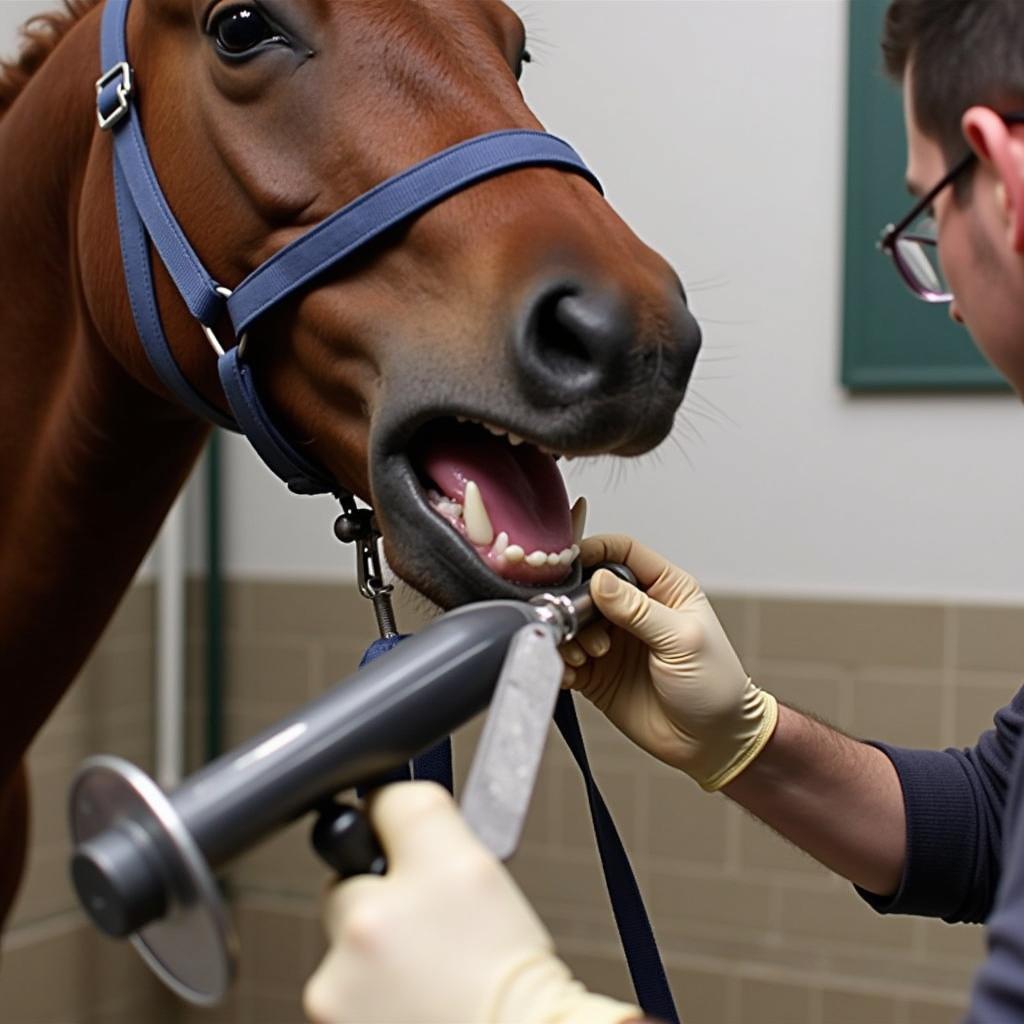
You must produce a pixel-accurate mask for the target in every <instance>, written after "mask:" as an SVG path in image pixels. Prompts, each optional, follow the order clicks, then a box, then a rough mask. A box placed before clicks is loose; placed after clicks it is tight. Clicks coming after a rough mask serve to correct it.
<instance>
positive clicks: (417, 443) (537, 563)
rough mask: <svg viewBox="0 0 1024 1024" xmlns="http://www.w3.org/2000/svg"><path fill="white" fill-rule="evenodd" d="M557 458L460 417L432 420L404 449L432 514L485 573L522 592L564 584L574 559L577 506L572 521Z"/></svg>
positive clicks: (577, 539) (510, 434)
mask: <svg viewBox="0 0 1024 1024" xmlns="http://www.w3.org/2000/svg"><path fill="white" fill-rule="evenodd" d="M559 457H560V456H559V455H558V454H557V453H555V452H552V451H549V450H548V449H546V448H545V447H544V446H542V445H540V444H536V443H534V442H531V441H529V440H527V439H526V438H524V437H522V436H521V435H519V434H516V433H515V432H513V431H511V430H507V429H505V428H504V427H500V426H496V425H495V424H493V423H487V422H476V421H473V420H471V419H469V418H468V417H464V416H457V417H455V418H454V419H451V418H449V419H439V420H433V421H431V422H430V423H428V424H426V425H425V426H424V427H422V428H421V429H420V430H419V431H417V433H416V434H415V436H414V437H413V439H412V443H411V445H410V447H409V460H410V464H411V467H412V470H413V472H414V473H415V474H416V479H417V483H418V484H419V486H420V488H421V490H422V492H423V493H424V495H425V497H426V500H427V504H428V505H429V506H430V508H431V509H432V510H433V512H434V513H435V514H436V515H437V516H438V517H439V518H440V519H441V520H442V521H443V522H444V523H445V524H447V526H448V527H449V528H450V529H451V530H452V531H454V532H455V533H456V534H457V535H458V536H459V537H461V538H462V539H463V540H464V541H465V542H466V543H467V544H468V545H469V546H470V547H471V548H472V549H473V550H474V551H475V552H476V554H477V556H478V557H479V558H480V560H481V561H482V562H483V563H484V565H485V566H486V567H487V568H488V569H490V570H491V572H493V573H495V574H496V575H498V576H500V577H502V578H503V579H506V580H509V581H511V582H513V583H519V584H524V585H527V586H554V585H557V584H559V583H562V582H563V581H564V580H565V579H566V578H567V577H568V575H569V573H570V566H571V565H572V563H573V562H574V561H575V559H576V556H577V555H578V554H579V542H580V535H581V534H582V531H583V521H582V516H581V514H580V513H581V512H582V511H583V505H582V504H581V503H579V502H578V503H577V505H576V514H575V517H574V516H573V514H572V512H571V510H570V508H569V501H568V497H567V495H566V491H565V484H564V482H563V481H562V474H561V473H560V472H559V470H558V466H557V465H556V461H557V459H558V458H559ZM574 520H575V521H574Z"/></svg>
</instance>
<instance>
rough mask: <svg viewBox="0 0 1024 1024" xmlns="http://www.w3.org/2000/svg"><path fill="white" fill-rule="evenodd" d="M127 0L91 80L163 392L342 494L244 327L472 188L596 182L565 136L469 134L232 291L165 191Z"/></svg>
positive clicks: (106, 16) (140, 320)
mask: <svg viewBox="0 0 1024 1024" xmlns="http://www.w3.org/2000/svg"><path fill="white" fill-rule="evenodd" d="M130 2H131V0H107V3H106V7H105V8H104V11H103V27H102V39H101V51H102V53H101V55H102V69H103V74H102V75H101V76H100V78H99V79H98V80H97V82H96V117H97V121H98V123H99V127H100V129H101V130H103V131H109V132H110V133H111V134H112V136H113V140H114V153H115V160H114V193H115V199H116V204H117V221H118V231H119V234H120V238H121V257H122V261H123V263H124V275H125V282H126V284H127V287H128V297H129V300H130V302H131V308H132V316H133V318H134V320H135V326H136V329H137V330H138V333H139V338H140V339H141V341H142V345H143V348H144V349H145V351H146V355H147V356H148V357H149V361H150V363H151V364H152V365H153V369H154V370H155V371H156V373H157V375H158V376H159V378H160V380H161V381H162V382H163V384H164V385H165V386H166V387H167V389H168V390H169V391H170V392H171V393H172V394H173V395H175V396H176V397H177V398H178V400H179V401H181V402H182V403H183V404H184V405H185V406H186V407H188V408H189V409H191V410H192V411H193V412H195V413H197V414H198V415H199V416H201V417H203V418H204V419H207V420H210V421H211V422H213V423H216V424H218V425H219V426H222V427H224V428H226V429H228V430H234V431H237V432H239V433H242V434H244V435H245V436H246V437H247V438H248V440H249V442H250V443H251V444H252V446H253V447H254V448H255V449H256V452H257V453H258V454H259V456H260V457H261V458H262V459H263V461H264V462H265V463H266V464H267V465H268V466H269V467H270V469H271V470H273V472H274V473H276V474H277V475H278V476H279V477H280V478H281V479H282V480H283V481H284V482H285V483H286V484H287V485H288V487H289V489H290V490H292V491H295V492H297V493H300V494H322V493H325V492H330V493H333V494H336V495H339V496H340V495H341V494H342V493H344V491H343V489H342V488H341V487H340V485H339V484H338V482H337V481H336V480H335V479H334V478H333V477H332V476H331V475H330V474H329V473H328V472H327V470H326V469H325V468H324V467H323V466H320V465H319V464H317V463H316V462H314V461H313V460H311V459H309V458H308V457H307V456H305V455H303V454H302V453H300V452H299V451H298V450H297V449H296V448H295V446H294V445H293V444H292V443H291V442H290V441H289V440H288V439H287V437H286V436H285V435H284V434H283V433H282V432H281V431H280V430H279V429H278V428H277V426H276V425H275V423H274V421H273V419H272V418H271V416H270V414H269V413H268V411H267V409H266V407H265V406H264V405H263V402H262V401H261V400H260V397H259V394H258V393H257V391H256V386H255V383H254V381H253V378H252V374H251V372H250V370H249V368H248V366H247V365H246V363H245V361H244V355H245V338H246V331H247V330H248V329H249V328H250V327H251V326H252V325H253V324H254V323H255V322H256V321H257V320H258V318H259V317H260V316H262V315H263V314H264V313H266V312H267V311H268V310H269V309H271V308H272V307H273V306H275V305H277V303H279V302H281V301H282V300H283V299H285V298H287V296H289V295H291V294H292V293H293V292H295V291H297V290H299V289H300V288H304V287H306V286H307V285H308V284H309V283H310V282H312V281H313V280H314V279H315V278H316V277H318V276H319V275H320V274H321V273H323V272H324V271H325V270H327V269H328V268H330V267H333V266H334V265H335V264H337V263H339V262H341V261H342V260H344V259H346V258H348V257H349V256H351V255H352V254H353V253H356V252H358V251H359V250H360V249H362V248H363V247H364V246H366V245H367V244H369V243H370V242H372V241H374V240H375V239H377V238H379V237H380V236H381V235H382V234H383V233H384V232H386V231H388V230H389V229H390V228H392V227H394V226H395V225H397V224H400V223H402V222H403V221H407V220H409V219H411V218H413V217H415V216H417V215H418V214H420V213H422V212H423V211H425V210H427V209H429V208H430V207H431V206H433V205H435V204H436V203H439V202H441V201H443V200H444V199H447V198H448V197H449V196H452V195H454V194H455V193H457V192H461V191H462V190H463V189H466V188H469V187H470V186H471V185H474V184H476V183H477V182H479V181H483V180H485V179H487V178H491V177H494V176H495V175H497V174H503V173H504V172H506V171H511V170H515V169H516V168H520V167H556V168H558V169H560V170H564V171H567V172H570V173H574V174H579V175H582V176H583V177H584V178H586V179H587V180H588V181H589V182H590V183H591V184H592V185H593V186H594V187H595V188H596V189H597V190H598V191H600V190H601V185H600V182H599V181H598V180H597V178H596V177H595V176H594V174H593V173H592V172H591V171H590V170H589V169H588V168H587V166H586V164H584V163H583V161H582V160H581V159H580V157H579V155H578V154H577V153H576V151H575V150H574V149H573V148H572V147H571V146H570V145H569V144H568V143H566V142H563V141H562V140H561V139H559V138H556V137H555V136H553V135H549V134H547V133H546V132H537V131H526V130H519V129H516V130H511V131H497V132H490V133H487V134H485V135H478V136H476V137H475V138H472V139H466V140H465V141H463V142H460V143H458V144H457V145H454V146H451V147H450V148H448V149H445V150H442V151H441V152H440V153H436V154H434V155H433V156H430V157H427V159H425V160H423V161H421V162H420V163H417V164H414V165H413V166H412V167H409V168H407V169H406V170H404V171H402V172H400V173H399V174H396V175H394V176H393V177H391V178H388V179H387V180H386V181H384V182H382V183H381V184H379V185H377V186H376V187H374V188H372V189H370V191H369V192H365V193H363V195H361V196H359V197H358V198H357V199H354V200H353V201H352V202H350V203H348V204H347V205H346V206H343V207H342V208H341V209H340V210H338V211H336V212H335V213H333V214H331V216H329V217H328V218H326V219H325V220H323V221H321V222H320V223H319V224H317V225H316V226H315V227H313V228H310V230H308V231H307V232H305V233H304V234H303V235H301V236H300V237H299V238H297V239H296V240H295V241H294V242H292V243H290V244H289V245H287V246H285V247H284V248H283V249H281V250H280V251H279V252H277V253H275V254H274V255H273V256H271V257H270V258H269V259H268V260H266V261H265V262H264V263H262V264H261V265H260V266H258V267H257V268H256V269H255V270H253V271H252V273H250V274H249V276H248V277H246V278H245V279H244V280H243V281H242V282H240V283H239V284H238V285H237V286H236V287H235V288H234V289H229V288H226V287H225V286H223V285H222V284H220V283H219V282H217V281H216V280H215V279H214V278H213V277H212V276H211V275H210V273H209V272H208V271H207V270H206V268H205V267H204V266H203V263H202V261H201V260H200V259H199V257H198V256H197V255H196V252H195V250H194V249H193V248H192V246H191V245H190V244H189V241H188V239H187V238H186V236H185V233H184V231H183V230H182V228H181V225H180V224H179V223H178V221H177V219H176V218H175V216H174V214H173V212H172V211H171V208H170V206H169V205H168V203H167V199H166V198H165V196H164V194H163V190H162V189H161V188H160V183H159V181H158V180H157V176H156V172H155V171H154V169H153V165H152V162H151V161H150V159H149V153H148V151H147V149H146V140H145V137H144V136H143V133H142V126H141V124H140V121H139V114H138V110H137V107H136V104H135V102H134V101H135V96H136V83H135V76H134V72H133V70H132V67H131V64H130V63H129V61H128V48H127V39H126V25H127V21H128V6H129V3H130ZM149 242H152V243H153V247H154V248H155V249H156V251H157V253H158V255H159V256H160V260H161V262H162V263H163V265H164V267H165V268H166V270H167V272H168V274H170V276H171V279H172V280H173V281H174V284H175V286H176V287H177V289H178V291H179V292H180V294H181V297H182V299H184V301H185V305H186V306H187V307H188V309H189V311H190V312H191V314H192V315H193V316H194V317H195V318H196V320H198V321H199V324H200V325H201V327H202V328H203V330H204V332H205V333H206V336H207V338H208V339H209V341H210V343H211V346H212V347H213V348H214V351H215V352H216V353H217V364H218V366H217V368H218V373H219V376H220V381H221V386H222V387H223V389H224V395H225V398H226V399H227V403H228V406H229V407H230V409H231V412H232V414H233V416H226V415H225V414H224V413H222V412H221V411H220V410H219V409H217V408H216V407H214V406H213V405H211V404H210V403H209V402H208V401H207V400H206V399H205V398H204V397H203V396H202V395H201V394H200V393H199V392H198V391H197V390H196V389H195V388H194V387H193V386H192V385H191V384H190V383H189V381H188V380H187V379H186V378H185V375H184V374H183V373H182V372H181V369H180V367H179V366H178V364H177V362H176V360H175V358H174V355H173V353H172V351H171V348H170V346H169V345H168V343H167V338H166V336H165V335H164V331H163V326H162V324H161V321H160V313H159V310H158V308H157V304H156V296H155V293H154V290H153V276H152V268H151V266H150V255H149ZM225 310H226V311H227V313H228V316H229V317H230V320H231V324H232V327H233V328H234V331H235V335H236V338H237V339H238V341H237V342H235V343H232V344H228V345H222V343H221V342H219V341H218V339H217V337H216V335H215V334H214V330H213V329H214V325H215V324H216V323H217V322H218V320H219V319H220V318H221V316H222V315H223V313H224V312H225Z"/></svg>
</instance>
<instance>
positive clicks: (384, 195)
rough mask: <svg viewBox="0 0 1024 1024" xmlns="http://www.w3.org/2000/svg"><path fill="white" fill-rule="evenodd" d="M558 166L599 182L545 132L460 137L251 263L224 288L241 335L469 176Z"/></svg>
mask: <svg viewBox="0 0 1024 1024" xmlns="http://www.w3.org/2000/svg"><path fill="white" fill-rule="evenodd" d="M539 166H547V167H557V168H558V169H559V170H562V171H571V172H574V173H576V174H580V175H582V176H583V177H584V178H586V179H587V180H588V181H589V182H590V183H591V184H592V185H593V186H594V187H595V188H596V189H597V190H598V191H601V183H600V182H599V181H598V180H597V178H596V177H595V176H594V174H593V173H592V172H591V171H590V169H589V168H588V167H587V165H586V164H585V163H583V161H582V160H581V159H580V157H579V155H578V154H577V153H576V151H575V150H574V149H573V148H572V146H570V145H569V144H568V143H567V142H563V141H562V140H561V139H559V138H556V137H555V136H554V135H548V134H547V133H546V132H537V131H526V130H519V129H516V130H512V131H500V132H489V133H488V134H485V135H478V136H476V137H475V138H472V139H467V140H465V141H464V142H460V143H458V144H457V145H454V146H451V147H449V148H448V149H445V150H442V151H441V152H440V153H437V154H435V155H434V156H432V157H429V158H428V159H426V160H424V161H422V162H421V163H418V164H416V165H415V166H413V167H410V168H408V169H407V170H405V171H402V172H401V173H400V174H396V175H394V177H391V178H388V179H387V180H386V181H383V182H381V184H379V185H377V186H376V187H375V188H372V189H370V191H369V192H364V193H363V194H362V195H361V196H359V197H358V198H357V199H354V200H352V202H351V203H349V204H348V205H347V206H343V207H342V208H341V209H340V210H338V211H337V212H336V213H333V214H331V216H330V217H328V218H327V219H326V220H324V221H321V222H320V223H319V224H317V226H316V227H314V228H311V229H310V230H309V231H307V232H306V233H305V234H304V235H302V237H301V238H297V239H296V240H295V241H294V242H292V243H291V244H290V245H286V246H285V247H284V248H283V249H281V250H280V251H279V252H277V253H275V254H274V255H273V256H271V257H270V259H268V260H267V261H266V262H265V263H263V264H261V265H260V266H259V267H257V268H256V270H254V271H253V272H252V273H251V274H250V275H249V276H248V277H247V278H246V279H245V280H244V281H243V282H242V283H241V284H240V285H239V286H238V287H237V288H236V289H235V290H234V292H233V293H232V294H231V297H230V298H229V299H228V312H229V314H230V315H231V322H232V324H233V325H234V328H235V333H236V334H237V335H238V336H239V337H241V335H242V333H243V332H244V331H245V330H246V328H247V327H248V326H249V325H250V324H251V323H252V322H253V320H255V319H256V318H257V317H258V316H259V315H260V314H261V313H263V312H265V311H266V310H267V309H268V308H269V307H271V306H273V305H274V304H275V303H277V302H280V301H281V299H283V298H284V297H285V296H286V295H289V294H291V293H292V292H293V291H295V290H296V289H298V288H301V287H302V286H303V285H305V284H306V283H307V282H308V281H310V280H311V279H312V278H314V277H316V276H317V275H318V274H320V273H322V272H323V271H324V270H326V269H327V268H328V267H331V266H333V265H334V264H335V263H338V262H339V261H341V260H343V259H345V257H346V256H349V255H350V254H352V253H353V252H355V251H356V250H357V249H360V248H361V247H362V246H364V245H366V244H367V243H369V242H371V241H373V239H375V238H377V237H379V236H380V235H382V234H383V233H384V232H385V231H388V230H389V229H391V228H393V227H394V226H395V225H396V224H400V223H401V222H402V221H405V220H408V219H409V218H410V217H413V216H415V215H416V214H419V213H421V212H423V211H424V210H426V209H427V208H428V207H431V206H433V205H434V204H436V203H439V202H440V201H441V200H443V199H446V198H448V196H450V195H453V194H454V193H456V192H460V191H462V190H463V189H465V188H467V187H469V186H470V185H472V184H474V183H475V182H478V181H482V180H484V179H485V178H491V177H493V176H494V175H495V174H499V173H504V172H505V171H510V170H514V169H515V168H517V167H539Z"/></svg>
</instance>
